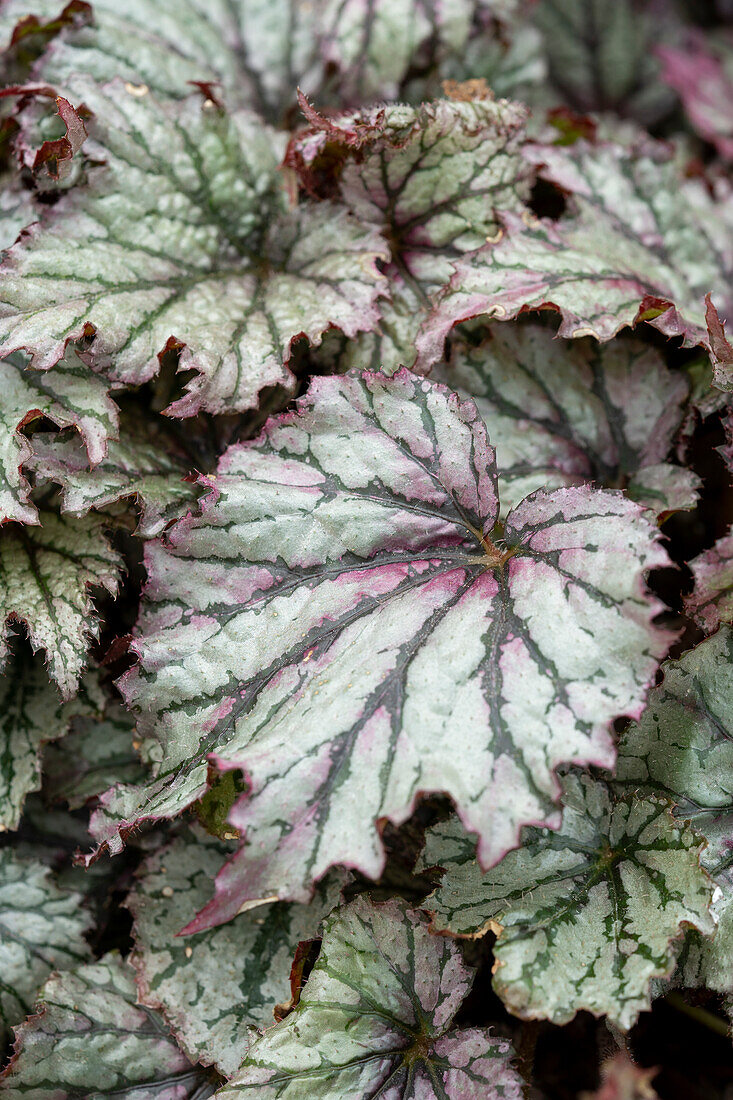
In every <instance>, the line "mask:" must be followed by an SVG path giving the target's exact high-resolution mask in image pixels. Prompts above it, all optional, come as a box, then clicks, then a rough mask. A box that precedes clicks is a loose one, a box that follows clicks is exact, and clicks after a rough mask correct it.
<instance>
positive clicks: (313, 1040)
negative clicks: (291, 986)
mask: <svg viewBox="0 0 733 1100" xmlns="http://www.w3.org/2000/svg"><path fill="white" fill-rule="evenodd" d="M473 976H474V972H473V970H472V969H471V968H470V967H468V966H467V965H466V964H465V963H464V962H463V960H462V958H461V955H460V949H459V948H458V946H457V945H456V944H455V943H452V942H451V941H450V940H448V939H444V938H441V937H438V936H432V935H431V934H430V932H429V930H428V921H427V920H426V918H425V917H424V916H423V915H422V914H420V913H418V912H415V911H411V910H409V909H407V908H406V907H405V904H404V903H401V902H398V901H390V902H388V903H387V904H385V905H373V904H371V903H370V902H369V901H367V900H366V899H365V898H364V897H361V898H358V899H357V900H356V901H355V902H353V903H352V904H351V905H349V906H347V907H344V908H342V909H340V910H337V911H336V912H335V913H334V914H333V915H332V916H331V917H329V918H327V920H326V921H325V925H324V935H323V945H322V947H321V953H320V956H319V958H318V961H317V963H316V965H315V967H314V968H313V971H312V972H311V975H310V978H309V979H308V983H307V985H306V987H305V989H304V991H303V993H302V994H301V998H300V1003H299V1004H298V1007H297V1008H296V1009H295V1010H294V1012H292V1013H291V1014H290V1015H289V1016H288V1017H287V1018H286V1019H285V1020H283V1021H282V1023H279V1024H276V1025H275V1027H273V1028H271V1029H270V1030H269V1031H268V1032H267V1033H266V1034H265V1035H264V1036H263V1037H262V1038H261V1039H259V1040H258V1042H257V1043H256V1044H255V1045H254V1046H253V1047H252V1049H251V1051H250V1053H249V1055H248V1056H247V1058H246V1059H245V1062H244V1064H243V1066H242V1069H241V1070H240V1072H239V1074H238V1075H237V1076H236V1077H235V1078H234V1079H233V1080H232V1081H230V1082H229V1083H228V1084H227V1085H226V1086H225V1087H224V1088H223V1089H222V1090H221V1091H220V1092H219V1093H218V1094H217V1096H218V1097H219V1098H220V1100H237V1098H238V1097H241V1096H257V1097H259V1098H261V1100H270V1098H273V1100H274V1098H275V1097H277V1098H278V1100H300V1098H302V1100H305V1098H306V1097H307V1098H309V1100H310V1098H314V1100H316V1098H317V1100H341V1098H342V1097H345V1096H350V1097H354V1100H370V1098H374V1097H378V1096H381V1097H385V1100H387V1098H388V1100H402V1098H404V1100H407V1098H408V1097H418V1096H419V1097H420V1098H421V1100H473V1098H476V1100H478V1098H479V1097H486V1098H489V1097H490V1098H491V1100H520V1097H521V1096H522V1094H523V1091H522V1079H521V1077H520V1076H519V1074H518V1073H517V1071H516V1070H515V1069H514V1068H513V1066H512V1064H511V1047H510V1045H509V1042H508V1041H507V1040H506V1039H501V1038H498V1037H495V1036H494V1035H492V1034H491V1032H490V1031H489V1030H488V1029H486V1028H457V1027H451V1024H452V1022H453V1018H454V1016H455V1014H456V1012H457V1011H458V1009H459V1007H460V1005H461V1002H462V1001H463V1000H464V999H465V997H466V996H467V994H468V993H469V991H470V989H471V985H472V983H473Z"/></svg>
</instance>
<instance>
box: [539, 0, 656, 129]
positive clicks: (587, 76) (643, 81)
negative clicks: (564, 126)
mask: <svg viewBox="0 0 733 1100" xmlns="http://www.w3.org/2000/svg"><path fill="white" fill-rule="evenodd" d="M533 21H534V23H535V25H536V26H537V27H539V29H540V31H541V32H542V37H543V43H544V50H545V54H546V57H547V61H548V66H549V76H550V81H551V83H552V85H554V87H555V88H556V89H557V91H558V92H559V93H560V94H561V95H562V97H563V99H564V100H565V102H566V103H568V104H569V106H571V107H573V108H574V109H575V110H577V111H615V112H617V113H618V114H620V115H622V116H623V117H625V118H636V119H638V120H639V121H640V122H643V123H645V124H646V125H651V124H653V123H654V122H657V121H658V120H659V119H660V118H661V117H662V116H663V115H665V114H666V113H667V112H668V111H669V109H670V108H671V107H673V106H674V97H673V95H671V94H670V89H669V88H666V87H665V86H664V84H663V83H662V82H661V80H660V73H659V68H660V66H659V62H658V60H657V58H656V56H655V53H654V47H655V46H657V45H658V44H659V41H660V36H661V37H662V38H663V39H664V38H667V39H668V38H671V37H672V35H671V30H672V27H674V24H675V20H674V12H673V11H672V10H670V6H669V5H667V4H664V3H658V2H656V0H653V2H651V3H650V0H615V2H614V3H613V4H607V3H605V0H540V3H539V4H538V5H537V9H536V11H535V12H534V13H533Z"/></svg>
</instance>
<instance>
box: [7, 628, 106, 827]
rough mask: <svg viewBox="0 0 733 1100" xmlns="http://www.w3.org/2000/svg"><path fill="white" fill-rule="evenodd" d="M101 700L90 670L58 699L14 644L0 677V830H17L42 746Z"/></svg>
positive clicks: (38, 665)
mask: <svg viewBox="0 0 733 1100" xmlns="http://www.w3.org/2000/svg"><path fill="white" fill-rule="evenodd" d="M102 704H103V700H102V695H101V691H100V687H99V684H98V682H97V678H96V676H95V675H94V674H93V673H90V674H89V676H88V677H87V678H86V679H85V681H84V682H83V684H82V690H81V691H80V693H79V694H78V695H77V696H76V697H75V698H74V699H72V700H71V701H70V702H68V703H61V702H60V701H59V694H58V691H57V690H56V688H55V687H54V686H53V684H51V683H50V681H49V679H48V673H47V672H46V670H45V668H44V667H43V663H42V661H41V660H40V659H39V658H38V657H36V658H33V659H31V656H30V654H29V653H28V652H27V650H26V649H25V648H21V647H19V646H18V647H17V648H16V652H14V653H12V654H11V655H10V657H9V658H8V661H7V664H6V666H5V671H4V672H3V674H2V676H0V831H4V830H6V829H17V828H18V824H19V821H20V815H21V812H22V810H23V804H24V802H25V799H26V795H28V794H30V792H31V791H36V790H38V789H39V787H40V785H41V761H40V754H41V748H42V746H43V745H44V744H46V743H47V742H49V741H55V740H57V739H58V738H59V737H63V736H64V734H65V733H66V731H67V729H68V728H69V725H70V723H71V720H72V718H74V717H76V716H77V715H79V716H81V715H90V714H97V713H98V712H99V711H100V710H101V708H102ZM108 785H109V784H106V786H108Z"/></svg>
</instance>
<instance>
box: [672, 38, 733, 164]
mask: <svg viewBox="0 0 733 1100" xmlns="http://www.w3.org/2000/svg"><path fill="white" fill-rule="evenodd" d="M657 52H658V54H659V57H660V58H661V60H662V79H663V80H665V81H666V82H667V84H669V85H670V87H672V88H674V90H675V91H676V92H677V94H678V95H679V97H680V99H681V100H682V103H683V105H684V108H685V110H686V112H687V115H688V118H689V120H690V122H691V123H692V125H693V127H694V128H695V130H696V131H697V132H698V133H699V134H700V136H701V137H703V138H705V139H706V141H710V142H712V143H713V144H714V145H716V146H717V149H718V152H719V153H720V154H721V156H724V157H726V158H727V159H729V160H733V120H731V117H730V111H729V110H728V109H727V104H729V103H730V102H731V99H733V35H732V34H731V33H730V31H727V32H726V30H725V29H723V28H718V29H717V30H716V32H715V34H711V35H708V36H707V37H705V36H704V35H702V34H701V33H699V32H694V31H691V30H690V31H688V32H687V34H686V35H685V41H684V44H682V45H681V46H679V47H677V46H673V47H670V46H662V47H659V48H658V51H657Z"/></svg>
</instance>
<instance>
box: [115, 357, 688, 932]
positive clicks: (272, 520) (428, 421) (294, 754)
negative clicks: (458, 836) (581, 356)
mask: <svg viewBox="0 0 733 1100" xmlns="http://www.w3.org/2000/svg"><path fill="white" fill-rule="evenodd" d="M495 478H496V470H495V466H494V459H493V452H492V451H491V449H490V447H489V446H488V443H487V438H486V432H485V427H484V425H483V423H482V422H481V419H480V417H479V416H478V414H477V412H476V409H475V406H473V405H472V404H470V403H463V404H462V403H461V402H460V401H459V399H458V398H457V397H456V395H454V394H452V393H451V392H450V391H448V390H446V389H445V388H444V387H442V386H439V385H435V384H432V383H429V382H421V381H419V380H418V379H416V378H415V376H413V375H410V374H409V373H408V372H405V371H403V372H401V373H400V374H398V375H396V376H395V377H394V378H393V379H391V380H390V379H388V378H386V377H385V376H384V375H379V374H369V373H367V374H364V375H363V376H357V375H354V376H349V377H346V378H331V379H319V380H316V381H315V382H314V383H313V385H312V387H311V390H310V392H309V394H308V395H307V397H306V398H304V399H302V402H301V404H300V406H299V409H298V411H297V412H295V413H294V414H290V415H287V416H285V417H283V418H281V419H274V420H272V421H270V422H269V425H268V427H267V428H266V430H265V432H264V433H263V435H262V436H261V437H260V439H259V440H257V441H255V442H253V443H250V444H243V445H241V446H237V447H234V448H231V449H230V450H229V452H228V453H227V454H226V456H225V457H224V458H223V460H222V462H221V463H220V466H219V471H218V474H217V477H216V479H215V480H213V481H212V482H211V484H212V486H214V487H215V493H214V494H213V495H211V496H210V497H209V499H208V500H207V501H206V502H205V503H204V505H203V513H202V515H201V516H200V517H193V516H190V517H188V518H186V519H185V520H182V521H180V522H179V523H178V524H177V525H175V526H174V527H173V528H172V529H171V531H170V532H169V534H168V536H167V538H166V541H165V543H162V542H161V543H150V544H148V556H147V569H148V574H149V583H148V588H147V591H146V598H145V603H144V609H143V613H142V617H141V619H140V622H139V626H138V636H137V638H136V640H135V641H134V643H133V645H134V649H135V650H136V652H137V653H139V655H140V666H139V668H138V669H136V670H133V673H132V674H131V675H130V676H129V677H127V678H126V679H125V681H124V682H123V691H124V693H125V695H126V698H127V701H128V703H130V704H133V705H134V706H135V707H137V708H139V709H140V710H141V712H142V715H141V722H140V728H141V731H142V732H143V734H144V735H146V736H149V737H150V738H151V739H155V740H157V741H158V742H159V748H158V751H157V758H158V760H160V761H161V763H160V765H159V769H158V770H159V774H158V778H157V780H156V781H155V782H154V783H151V784H149V785H147V787H145V788H144V789H142V790H135V789H129V788H128V789H124V788H123V789H122V790H121V791H120V792H111V793H110V795H109V796H105V797H104V799H103V806H102V808H101V809H100V811H99V812H98V814H97V816H96V819H95V829H96V832H97V835H98V836H99V838H100V840H102V841H104V842H106V843H108V844H110V845H111V846H112V847H113V849H117V848H118V847H119V844H120V832H121V835H124V832H125V830H126V829H127V828H129V826H130V825H131V824H134V823H135V822H136V821H138V820H140V819H142V818H145V817H158V816H171V815H172V814H174V813H177V812H179V811H180V810H181V809H183V808H184V807H185V806H186V805H188V804H190V803H191V801H193V800H194V799H196V798H198V797H200V795H201V793H202V792H203V790H204V788H205V784H206V774H207V760H208V759H213V760H215V761H216V763H217V766H218V767H219V768H220V769H223V770H227V769H232V768H241V769H243V770H244V772H245V775H246V776H247V781H248V784H249V786H250V788H251V789H250V793H249V795H248V796H245V797H243V798H241V799H240V801H239V802H238V803H236V804H235V806H234V808H233V810H232V813H231V815H230V821H231V822H232V823H233V824H234V825H235V827H236V828H238V829H240V830H241V832H242V833H243V834H245V833H246V836H247V838H248V842H249V843H248V845H247V846H246V847H245V848H244V849H243V850H242V852H241V853H240V855H239V856H238V857H237V858H236V859H235V860H234V861H233V862H232V863H231V864H229V865H227V867H226V868H225V869H224V871H223V872H222V873H221V874H220V876H219V891H218V895H217V898H216V900H215V901H214V902H213V903H212V906H211V907H210V909H209V910H208V911H207V915H206V918H205V919H207V920H209V919H211V920H214V917H213V916H212V914H214V915H215V919H216V920H222V919H228V917H230V916H231V915H233V914H234V913H236V912H237V910H238V909H239V907H240V905H241V904H242V903H243V902H244V901H246V900H248V899H254V898H270V897H273V896H275V897H278V896H279V897H281V898H291V899H303V900H305V899H307V898H308V896H309V893H310V890H311V883H312V882H313V881H314V880H317V879H318V878H319V877H320V876H321V875H323V874H324V872H325V871H326V870H327V869H328V868H329V867H330V866H331V865H333V864H338V863H345V864H347V865H355V866H358V867H360V868H361V869H362V870H363V871H365V872H366V873H367V874H369V875H371V876H374V877H376V876H377V875H378V874H379V872H380V869H381V867H382V865H383V858H384V857H383V852H382V848H381V844H380V842H379V838H378V833H377V830H376V829H375V823H376V822H377V821H378V820H380V819H384V818H389V819H390V820H393V821H395V822H400V821H404V820H405V818H406V817H407V816H408V815H409V814H410V812H411V810H412V807H413V805H414V803H415V800H416V798H417V797H418V796H419V795H420V794H421V793H422V792H425V791H431V790H439V791H447V792H448V793H449V794H451V795H452V797H453V798H454V799H455V800H456V803H457V805H458V807H459V810H460V812H461V814H462V815H463V817H464V819H465V820H466V822H467V823H468V824H469V826H470V827H472V828H474V829H475V830H476V831H477V832H479V833H480V834H481V858H482V859H483V860H485V861H487V862H488V861H492V860H495V859H497V858H499V857H500V856H501V855H502V854H503V853H504V852H505V851H506V850H507V849H508V848H510V847H512V846H513V845H514V844H515V843H516V838H517V833H518V830H519V827H520V826H521V824H522V823H523V822H525V821H530V820H535V821H536V820H546V821H549V822H553V823H556V821H557V816H556V812H555V809H554V804H553V803H554V799H555V797H556V793H557V786H556V780H555V777H554V774H553V769H554V767H555V765H556V764H558V763H560V762H561V761H563V760H584V761H596V762H598V763H606V764H608V765H610V764H611V762H612V759H613V747H612V741H611V738H610V736H609V732H608V723H609V722H610V721H611V720H612V719H613V717H614V716H615V715H618V714H633V713H638V711H639V709H640V708H641V706H642V702H643V699H644V697H645V693H646V686H647V684H648V682H649V678H650V677H651V676H652V675H653V673H654V670H655V668H656V665H657V661H658V660H659V658H660V657H661V656H662V655H663V653H664V652H665V651H666V647H667V645H668V635H667V634H666V632H665V631H664V630H660V629H658V628H657V627H655V626H654V625H653V622H652V620H653V617H654V616H655V614H656V613H657V610H658V608H659V606H660V605H659V604H658V603H657V601H656V600H654V599H652V598H651V597H649V596H648V595H647V594H646V593H645V589H644V583H643V574H644V572H645V570H647V569H649V568H652V567H654V566H656V565H661V564H663V563H664V562H665V561H666V555H665V554H664V552H663V550H662V549H661V547H660V546H659V544H658V542H657V541H656V535H655V530H654V528H653V527H652V525H651V524H650V523H649V522H648V521H647V519H645V518H644V517H643V514H642V512H641V509H640V508H638V506H637V505H635V504H632V503H630V502H628V501H626V500H624V499H623V498H622V497H621V495H620V494H615V493H605V492H601V491H594V490H590V489H587V488H578V489H563V490H557V491H556V492H554V493H537V494H534V495H533V496H532V497H530V498H529V499H528V500H526V501H524V502H523V503H522V504H520V505H519V506H518V507H517V508H515V509H514V510H513V512H511V513H510V515H509V516H508V518H507V520H506V524H505V526H504V528H503V530H501V529H499V531H498V532H497V531H495V525H496V523H497V518H498V507H499V506H498V501H497V498H496V489H495ZM492 535H493V537H497V536H498V537H499V539H500V542H499V544H498V545H495V544H494V543H493V542H492V541H491V540H492ZM530 685H531V686H530ZM202 920H203V918H202ZM205 926H206V924H205V923H198V924H196V925H195V927H196V929H197V930H199V929H200V928H201V927H205Z"/></svg>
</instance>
